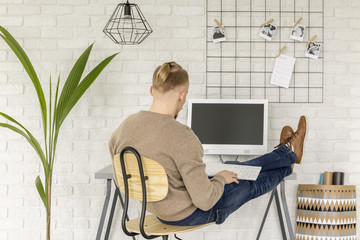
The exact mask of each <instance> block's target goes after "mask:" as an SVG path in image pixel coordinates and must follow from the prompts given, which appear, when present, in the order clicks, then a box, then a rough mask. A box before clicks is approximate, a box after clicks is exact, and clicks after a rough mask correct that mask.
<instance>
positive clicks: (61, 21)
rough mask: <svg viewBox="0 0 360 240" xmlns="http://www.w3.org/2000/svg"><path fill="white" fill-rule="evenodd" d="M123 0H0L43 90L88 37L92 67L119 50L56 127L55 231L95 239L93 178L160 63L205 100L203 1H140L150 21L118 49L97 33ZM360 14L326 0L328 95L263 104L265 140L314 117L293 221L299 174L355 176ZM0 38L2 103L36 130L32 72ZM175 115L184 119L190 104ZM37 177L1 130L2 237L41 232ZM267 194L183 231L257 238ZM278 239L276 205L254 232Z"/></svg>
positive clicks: (100, 188) (144, 104) (207, 238)
mask: <svg viewBox="0 0 360 240" xmlns="http://www.w3.org/2000/svg"><path fill="white" fill-rule="evenodd" d="M118 2H119V1H115V0H109V1H102V0H101V1H100V0H57V1H56V0H1V1H0V24H1V25H2V26H5V27H6V28H7V29H8V30H9V31H10V32H11V33H12V34H13V35H14V36H15V37H16V38H17V40H18V41H19V42H20V44H21V45H22V46H23V47H24V48H25V50H26V51H27V53H28V54H29V56H30V59H31V60H32V61H33V63H34V65H35V69H36V71H37V72H38V73H39V75H40V76H41V81H42V83H44V84H45V86H46V88H45V92H46V93H48V79H49V74H50V72H51V73H52V76H53V79H54V78H55V76H57V75H58V74H59V73H60V74H61V77H62V82H64V80H65V77H66V76H67V74H68V72H69V71H70V69H71V66H72V65H73V64H74V61H75V59H76V58H78V57H79V55H80V54H81V52H82V51H83V50H85V48H86V47H87V46H88V45H89V44H91V43H93V42H95V45H94V48H93V52H92V55H91V56H90V61H89V65H90V66H91V67H94V66H95V64H97V62H98V61H99V60H101V59H103V58H104V57H105V56H108V55H110V54H112V53H115V52H117V51H121V53H120V54H119V55H118V56H117V57H116V58H115V60H114V61H113V62H112V63H111V64H110V65H109V67H108V68H106V69H105V71H104V72H103V73H102V74H101V75H100V78H99V79H98V80H97V81H96V83H95V84H94V85H93V86H92V87H91V89H90V91H88V92H87V93H86V94H85V96H84V98H83V99H82V100H81V101H80V102H79V103H78V105H77V107H76V108H75V109H74V111H73V112H71V114H70V115H69V117H68V119H67V120H66V121H65V123H64V126H63V129H62V131H61V135H60V139H59V145H58V149H57V150H58V152H57V159H56V163H55V167H54V184H53V221H52V226H53V228H52V237H53V239H66V240H68V239H76V240H79V239H94V237H95V235H96V230H97V225H98V223H99V217H100V214H101V210H102V204H103V201H104V196H105V191H106V189H105V181H103V180H95V179H94V173H95V172H96V171H97V170H99V169H101V168H103V167H104V166H106V165H108V164H110V158H109V153H108V149H107V140H108V139H109V137H110V135H111V133H112V131H113V130H114V129H115V128H116V127H117V126H118V125H119V123H120V122H121V121H122V120H123V119H124V118H126V117H127V116H128V115H129V114H131V113H134V112H137V111H138V110H139V109H147V108H148V107H149V106H150V104H151V96H150V94H149V86H150V84H151V77H152V72H153V70H154V69H155V67H156V66H158V65H159V64H161V63H163V62H164V61H170V60H174V61H177V62H179V63H180V64H182V65H183V67H184V68H186V69H187V70H188V71H189V74H190V82H191V86H190V97H205V96H204V94H205V66H206V65H205V61H206V59H205V21H206V17H205V10H206V9H205V0H202V1H199V0H183V1H175V0H170V1H169V0H150V1H148V0H147V1H145V0H139V1H135V2H136V3H137V4H139V6H140V8H141V10H142V11H143V12H144V14H145V16H146V18H147V19H148V21H149V23H150V25H151V27H152V28H153V30H154V33H153V34H152V35H150V37H149V38H148V39H146V40H145V42H144V43H143V44H141V45H139V46H117V45H115V44H113V43H112V41H111V40H110V39H108V38H107V37H105V36H104V34H103V32H102V29H103V27H104V25H105V24H106V21H107V20H108V18H109V17H110V15H111V13H112V11H113V10H114V8H115V6H116V4H118ZM359 12H360V4H359V1H358V0H343V1H336V0H326V1H325V16H326V19H325V46H324V51H325V52H324V55H325V82H324V103H322V104H270V109H269V116H270V123H269V127H270V129H269V140H270V143H269V146H272V145H274V144H276V142H277V141H278V140H277V139H278V136H279V131H280V129H281V127H282V126H283V125H284V124H290V125H292V126H294V127H295V126H296V124H297V120H298V117H299V115H300V114H306V115H307V116H308V120H309V128H310V130H309V137H308V143H307V148H306V156H305V159H304V161H303V162H304V163H303V164H302V165H301V166H296V168H295V170H296V172H297V173H298V181H289V182H288V183H287V190H288V205H289V207H290V214H291V217H292V220H294V218H295V215H296V211H295V206H296V187H297V184H298V183H304V184H306V183H308V184H312V183H316V182H317V181H318V178H319V173H321V172H323V171H325V170H333V171H335V170H336V171H344V172H346V183H347V184H360V142H359V140H360V130H359V129H360V124H359V120H360V97H359V96H360V94H359V92H360V91H359V90H360V81H359V79H358V74H359V73H360V70H359V69H360V67H359V66H360V44H359V40H360V34H359V32H358V30H359V26H360V25H359V23H360V15H359ZM0 42H1V43H0V109H1V111H4V112H6V113H8V114H9V115H11V116H13V117H16V118H17V120H19V121H20V122H22V123H24V125H25V126H27V127H28V128H29V129H30V130H31V131H32V132H34V134H36V136H39V137H41V136H42V132H41V128H40V126H41V125H40V111H39V108H38V105H37V98H36V96H35V91H34V89H33V86H32V84H31V81H30V79H28V77H27V76H26V74H24V72H23V69H22V66H21V64H20V63H19V62H18V60H17V59H16V57H15V56H14V54H13V53H12V52H11V51H9V48H8V47H7V45H6V44H5V43H4V42H3V40H1V41H0ZM87 69H89V68H87ZM179 119H180V121H181V122H183V123H184V122H185V119H186V111H183V112H182V113H181V114H180V116H179ZM39 174H40V175H42V167H41V166H40V163H39V160H38V158H37V156H36V154H35V153H34V152H33V150H32V149H31V148H30V147H29V146H28V143H27V142H26V141H25V140H24V139H23V138H21V137H19V136H18V135H15V134H14V133H12V132H9V131H8V130H5V129H0V239H1V240H10V239H11V240H13V239H44V238H45V230H44V227H45V211H44V209H43V206H42V203H41V201H40V199H39V197H38V195H37V192H36V190H35V186H34V184H33V183H34V180H35V177H36V176H37V175H39ZM359 189H360V188H358V190H359ZM268 197H269V196H268V195H266V196H263V197H260V198H259V199H256V200H253V201H252V202H250V203H247V204H246V205H245V206H243V207H242V208H241V209H240V210H239V211H237V212H236V213H234V214H233V215H232V216H231V217H230V218H229V219H228V220H227V221H226V222H225V223H224V224H223V225H221V226H211V227H208V228H206V229H203V230H198V231H196V232H193V233H187V234H183V235H181V236H183V237H184V238H185V239H197V240H211V239H238V240H248V239H255V236H256V232H257V230H258V226H259V224H260V221H261V218H262V215H263V211H264V210H265V208H266V203H267V199H268ZM135 206H136V207H135V208H134V209H132V210H131V216H135V215H136V214H137V213H138V211H139V210H138V206H139V205H136V204H135ZM358 206H360V197H358ZM120 213H121V211H120V209H117V212H116V214H115V219H114V222H113V228H112V233H111V239H122V238H124V234H123V233H122V232H121V230H120V217H121V214H120ZM358 220H360V218H358ZM293 225H294V224H293ZM358 232H359V231H358ZM103 234H104V233H103ZM359 236H360V235H359ZM280 238H281V232H280V230H279V224H278V221H277V217H276V211H275V208H272V209H271V211H270V213H269V218H268V221H267V223H266V225H265V228H264V231H263V234H262V237H261V239H269V240H270V239H280Z"/></svg>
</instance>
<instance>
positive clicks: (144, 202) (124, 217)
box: [120, 147, 180, 240]
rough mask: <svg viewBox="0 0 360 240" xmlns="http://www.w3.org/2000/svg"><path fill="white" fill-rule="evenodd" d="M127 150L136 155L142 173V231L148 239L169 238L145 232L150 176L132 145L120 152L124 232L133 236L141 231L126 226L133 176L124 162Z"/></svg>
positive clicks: (164, 239)
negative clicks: (130, 185)
mask: <svg viewBox="0 0 360 240" xmlns="http://www.w3.org/2000/svg"><path fill="white" fill-rule="evenodd" d="M127 151H130V152H132V153H133V154H134V155H135V157H136V159H137V162H138V167H139V173H140V181H141V188H142V206H141V214H140V225H139V229H140V233H141V235H142V236H143V237H144V238H146V239H153V238H157V237H162V239H163V240H167V239H168V238H169V235H162V236H160V235H147V234H146V233H145V230H144V222H145V213H146V185H145V181H146V180H148V176H144V169H143V165H142V160H141V157H140V154H139V153H138V152H137V151H136V149H134V148H132V147H125V148H124V149H123V150H122V151H121V153H120V164H121V171H122V175H123V181H124V192H125V194H124V197H125V204H124V211H123V215H122V219H121V227H122V229H123V231H124V233H125V234H126V235H128V236H131V237H132V236H136V235H139V233H133V232H129V231H128V229H127V228H126V222H127V221H128V218H127V212H128V208H129V185H128V179H129V178H131V174H127V173H126V167H125V162H124V154H125V152H127ZM175 238H176V239H180V238H178V237H177V236H176V235H175Z"/></svg>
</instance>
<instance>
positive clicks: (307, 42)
mask: <svg viewBox="0 0 360 240" xmlns="http://www.w3.org/2000/svg"><path fill="white" fill-rule="evenodd" d="M316 37H317V35H316V34H315V36H313V37H312V39H310V41H308V42H307V44H306V46H308V45H309V44H310V43H311V42H312V41H314V39H315V38H316Z"/></svg>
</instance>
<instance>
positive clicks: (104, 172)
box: [95, 165, 297, 240]
mask: <svg viewBox="0 0 360 240" xmlns="http://www.w3.org/2000/svg"><path fill="white" fill-rule="evenodd" d="M296 178H297V175H296V173H292V174H291V175H290V176H288V177H286V178H285V179H284V181H282V182H281V183H280V197H281V203H280V199H279V192H278V190H277V188H275V189H274V190H273V191H272V193H271V196H270V199H269V202H268V205H267V208H266V211H265V214H264V217H263V220H262V222H261V226H260V229H259V232H258V235H257V237H256V239H257V240H258V239H259V238H260V235H261V232H262V229H263V227H264V224H265V221H266V218H267V215H268V212H269V209H270V206H271V204H272V200H273V198H274V197H275V203H276V208H277V212H278V216H279V221H280V227H281V234H282V236H283V239H284V240H286V239H287V238H286V232H285V225H284V219H283V216H282V210H283V211H284V214H285V220H286V224H287V228H288V232H289V236H290V240H294V239H295V237H294V231H293V229H292V226H291V220H290V214H289V209H288V206H287V203H286V196H285V181H287V180H296ZM95 179H106V196H105V201H104V206H103V210H102V213H101V218H100V222H99V226H98V231H97V234H96V240H100V237H101V232H102V229H103V227H104V222H105V217H106V212H107V209H108V206H109V201H110V195H111V181H112V180H113V169H112V165H109V166H107V167H105V168H103V169H101V170H100V171H98V172H96V173H95ZM118 198H119V200H120V203H121V206H123V205H124V203H123V199H122V197H121V194H120V191H119V189H118V188H116V189H115V193H114V196H113V202H112V205H111V210H110V215H109V220H108V225H107V228H106V233H105V240H107V239H109V235H110V229H111V224H112V219H113V216H114V211H115V207H116V202H117V199H118ZM281 204H282V210H281ZM127 219H128V217H127ZM132 238H133V239H134V240H135V237H132Z"/></svg>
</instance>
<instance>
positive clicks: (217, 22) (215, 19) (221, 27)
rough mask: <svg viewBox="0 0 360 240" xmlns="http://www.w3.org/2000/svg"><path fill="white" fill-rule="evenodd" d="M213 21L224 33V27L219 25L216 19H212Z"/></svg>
mask: <svg viewBox="0 0 360 240" xmlns="http://www.w3.org/2000/svg"><path fill="white" fill-rule="evenodd" d="M214 21H215V22H216V24H217V25H218V26H219V27H220V28H221V29H222V30H223V31H225V29H224V27H223V26H222V25H221V24H220V23H219V21H218V20H216V18H215V19H214Z"/></svg>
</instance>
